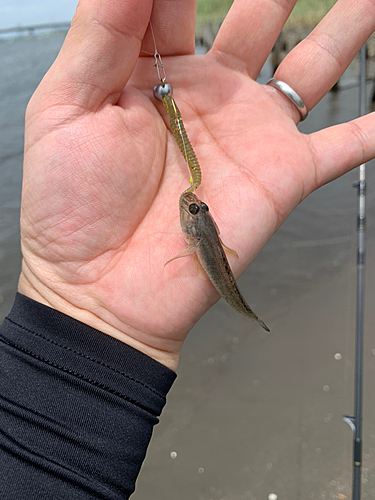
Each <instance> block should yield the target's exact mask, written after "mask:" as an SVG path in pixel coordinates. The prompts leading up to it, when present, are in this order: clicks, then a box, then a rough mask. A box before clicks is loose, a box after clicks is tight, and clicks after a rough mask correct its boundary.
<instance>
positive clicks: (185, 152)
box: [154, 81, 202, 193]
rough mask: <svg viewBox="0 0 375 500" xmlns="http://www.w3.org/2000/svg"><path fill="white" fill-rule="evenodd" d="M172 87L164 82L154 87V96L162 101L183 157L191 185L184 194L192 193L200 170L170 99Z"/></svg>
mask: <svg viewBox="0 0 375 500" xmlns="http://www.w3.org/2000/svg"><path fill="white" fill-rule="evenodd" d="M171 94H172V87H171V85H169V84H168V83H166V82H165V81H163V83H162V84H161V85H156V86H155V87H154V96H155V97H156V99H158V100H159V101H162V103H163V105H164V108H165V110H166V111H167V113H168V116H169V121H170V124H171V130H172V134H173V137H174V138H175V140H176V143H177V145H178V147H179V149H180V151H181V153H182V156H183V157H184V159H185V161H186V163H187V165H188V167H189V170H190V175H191V179H190V182H191V183H192V185H191V186H190V187H189V188H188V189H186V191H184V193H189V192H190V193H192V192H194V191H195V190H196V189H197V187H198V186H199V185H200V183H201V180H202V173H201V168H200V165H199V162H198V158H197V157H196V154H195V152H194V149H193V146H192V145H191V143H190V140H189V137H188V135H187V133H186V130H185V126H184V122H183V121H182V118H181V113H180V110H179V109H178V107H177V104H176V101H175V100H174V99H173V97H172V95H171Z"/></svg>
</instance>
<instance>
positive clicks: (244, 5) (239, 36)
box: [212, 0, 297, 79]
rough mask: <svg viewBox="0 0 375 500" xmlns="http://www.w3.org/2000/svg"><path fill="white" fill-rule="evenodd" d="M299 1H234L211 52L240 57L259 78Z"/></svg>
mask: <svg viewBox="0 0 375 500" xmlns="http://www.w3.org/2000/svg"><path fill="white" fill-rule="evenodd" d="M296 1H297V0H252V1H249V0H235V1H234V3H233V5H232V7H231V9H230V11H229V12H228V14H227V16H226V18H225V20H224V22H223V25H222V26H221V28H220V30H219V33H218V34H217V37H216V39H215V42H214V44H213V47H212V52H218V53H219V52H220V53H224V54H227V55H230V56H233V57H235V58H236V59H240V60H241V61H243V62H244V63H245V64H246V67H247V70H248V72H249V74H250V76H251V77H252V78H254V79H255V78H256V77H257V76H258V74H259V72H260V70H261V68H262V66H263V64H264V62H265V61H266V59H267V57H268V55H269V53H270V51H271V49H272V47H273V46H274V44H275V42H276V39H277V37H278V36H279V34H280V31H281V29H282V27H283V26H284V24H285V22H286V20H287V19H288V17H289V14H290V13H291V12H292V10H293V7H294V5H295V4H296Z"/></svg>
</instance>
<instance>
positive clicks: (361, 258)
mask: <svg viewBox="0 0 375 500" xmlns="http://www.w3.org/2000/svg"><path fill="white" fill-rule="evenodd" d="M360 55H361V63H360V85H359V116H363V115H364V114H365V112H366V109H365V108H366V45H363V47H362V48H361V51H360ZM353 187H356V188H357V191H358V222H357V232H358V248H357V301H356V340H355V373H354V384H355V385H354V415H353V416H352V417H349V416H345V417H343V420H344V421H345V422H347V423H348V424H349V426H350V428H351V429H352V431H353V438H354V441H353V488H352V500H360V498H361V475H362V407H363V317H364V270H365V221H366V164H365V163H363V164H362V165H360V166H359V178H358V181H357V182H355V183H354V184H353Z"/></svg>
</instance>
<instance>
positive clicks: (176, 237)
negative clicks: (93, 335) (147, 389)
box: [19, 0, 375, 369]
mask: <svg viewBox="0 0 375 500" xmlns="http://www.w3.org/2000/svg"><path fill="white" fill-rule="evenodd" d="M294 4H295V1H294V0H285V1H284V2H268V1H266V2H265V1H264V0H251V1H249V0H235V2H234V4H233V7H232V9H231V11H230V12H229V14H228V16H227V18H226V21H225V22H224V23H223V25H222V27H221V29H220V32H219V34H218V36H217V38H216V40H215V43H214V46H213V48H212V50H211V51H210V52H209V53H208V54H207V55H205V56H195V55H194V16H195V13H194V8H195V1H194V0H180V1H173V2H171V1H162V0H160V1H158V2H156V3H155V4H154V5H153V2H152V1H151V0H111V1H106V2H104V1H100V0H81V1H80V3H79V6H78V9H77V13H76V15H75V17H74V19H73V22H72V27H71V30H70V31H69V33H68V35H67V38H66V41H65V43H64V45H63V48H62V50H61V52H60V54H59V56H58V58H57V60H56V61H55V63H54V65H53V66H52V67H51V69H50V71H49V72H48V73H47V75H46V76H45V78H44V79H43V81H42V82H41V84H40V86H39V87H38V89H37V91H36V92H35V94H34V96H33V98H32V99H31V101H30V104H29V106H28V110H27V114H26V131H25V160H24V182H23V195H22V210H21V236H22V251H23V257H24V258H23V268H22V274H21V277H20V283H19V291H20V292H21V293H23V294H25V295H27V296H29V297H31V298H33V299H34V300H37V301H39V302H42V303H44V304H47V305H49V306H50V307H53V308H55V309H58V310H60V311H62V312H64V313H66V314H68V315H70V316H72V317H75V318H76V319H78V320H80V321H82V322H84V323H86V324H88V325H90V326H92V327H94V328H97V329H98V330H101V331H102V332H105V333H107V334H109V335H112V336H114V337H116V338H118V339H120V340H121V341H123V342H126V343H128V344H129V345H132V346H133V347H135V348H137V349H139V350H140V351H143V352H145V353H146V354H148V355H149V356H152V357H154V358H155V359H157V360H158V361H160V362H161V363H163V364H165V365H167V366H169V367H170V368H172V369H176V367H177V363H178V355H179V351H180V349H181V346H182V343H183V341H184V339H185V337H186V335H187V333H188V332H189V330H190V329H191V328H192V326H193V325H194V323H195V322H196V321H197V320H198V319H199V318H200V317H201V316H202V315H203V314H204V313H205V311H207V310H208V309H209V307H210V306H211V305H212V304H213V303H214V302H215V301H217V300H218V294H217V293H216V292H215V290H214V288H213V287H212V285H211V284H210V283H209V282H208V281H207V282H205V281H202V280H200V279H199V278H197V277H196V275H195V272H194V269H193V266H192V265H191V262H190V261H189V259H185V260H180V261H176V262H174V263H173V264H170V265H169V266H167V267H166V268H164V263H165V262H166V261H167V260H169V259H171V258H172V257H173V256H174V255H175V254H177V253H178V252H179V251H180V250H181V249H182V248H183V247H184V246H185V245H184V241H183V237H182V233H181V230H180V228H179V209H178V199H179V196H180V194H181V192H182V191H183V190H184V189H186V188H187V187H188V185H189V174H188V170H187V167H186V164H185V163H184V160H183V158H182V156H181V153H180V152H179V150H178V148H177V145H176V144H175V141H174V139H173V137H172V135H171V133H170V131H169V129H168V125H167V123H168V117H167V115H166V113H165V110H164V108H163V107H162V105H161V103H160V102H157V101H156V100H155V99H154V98H153V97H152V89H153V86H154V85H155V84H157V83H159V82H158V80H157V77H156V71H155V68H154V67H153V63H154V58H153V57H152V56H149V55H147V54H151V53H153V52H154V45H153V42H152V37H151V32H150V28H149V20H150V15H151V9H152V8H153V13H152V18H151V19H152V25H153V30H154V33H155V39H156V43H157V47H158V51H159V52H160V54H161V55H162V57H163V62H164V65H165V69H166V73H167V81H168V82H169V83H170V84H171V85H172V86H173V88H174V97H175V99H176V102H177V104H178V106H179V108H180V110H181V114H182V117H183V120H184V123H185V127H186V130H187V133H188V135H189V137H190V140H191V143H192V145H193V147H194V149H195V152H196V154H197V157H198V159H199V161H200V164H201V167H202V179H203V180H202V185H201V187H200V188H199V189H198V192H197V194H198V196H199V198H200V199H202V200H203V201H205V202H206V203H207V204H208V205H209V207H210V210H211V213H212V214H213V216H214V218H215V220H216V222H217V223H218V226H219V227H220V229H221V236H222V239H223V241H224V242H225V243H227V244H228V246H230V247H232V248H234V249H235V250H236V251H237V252H238V254H239V256H240V259H239V261H238V262H233V270H234V272H235V274H236V275H237V276H238V275H239V274H240V273H241V272H243V270H244V269H245V268H246V267H247V266H248V265H249V263H250V262H251V261H252V260H253V259H254V257H255V256H256V255H257V253H258V252H259V251H260V249H261V248H262V246H263V245H264V244H265V243H266V241H267V240H268V239H269V238H270V236H271V235H272V234H273V233H274V232H275V230H276V229H277V228H278V227H279V226H280V225H281V224H282V222H283V221H284V220H285V219H286V217H287V216H288V215H289V214H290V212H291V211H292V210H293V209H294V208H295V207H296V206H297V205H298V203H300V202H301V201H302V200H303V199H304V198H305V197H306V196H307V195H308V194H309V193H311V192H312V191H313V190H315V189H317V188H318V187H320V186H321V185H323V184H325V183H327V182H329V181H331V180H333V179H334V178H336V177H338V176H340V175H342V174H344V173H345V172H346V171H348V170H349V169H351V168H353V167H355V166H357V165H359V164H360V163H362V162H364V161H368V160H370V159H372V158H373V157H374V156H375V126H374V125H375V119H374V117H373V116H372V115H367V116H365V117H362V118H360V119H357V120H355V121H353V122H351V123H348V124H343V125H338V126H335V127H332V128H330V129H326V130H322V131H319V132H317V133H314V134H311V135H309V136H307V135H303V134H301V133H299V131H298V129H297V127H296V124H297V123H298V121H299V119H300V116H299V113H298V111H297V109H296V108H295V107H294V105H293V104H292V103H290V102H289V101H288V100H287V99H286V98H285V97H284V95H283V94H282V93H281V92H279V91H278V90H276V89H274V88H271V87H268V86H261V85H259V84H258V83H256V82H255V79H256V77H257V75H258V73H259V71H260V69H261V67H262V65H263V63H264V61H265V59H266V57H267V56H268V54H269V52H270V50H271V49H272V46H273V44H274V42H275V40H276V38H277V36H278V34H279V32H280V30H281V28H282V26H283V24H284V23H285V21H286V19H287V17H288V15H289V13H290V12H291V10H292V8H293V6H294ZM374 14H375V5H374V3H373V2H370V1H361V2H360V1H353V0H339V1H338V2H337V4H336V5H335V7H334V9H333V10H332V11H331V12H330V14H329V15H328V16H327V18H326V19H325V20H323V21H322V22H321V23H320V25H319V26H318V27H317V28H316V30H315V31H314V32H313V33H312V34H311V35H310V36H309V37H308V38H307V39H306V40H304V41H303V42H301V43H300V44H299V45H298V46H297V47H296V48H295V49H294V50H293V51H292V52H291V53H290V54H289V55H288V56H287V57H286V59H285V60H284V61H283V62H282V64H281V65H280V66H279V68H278V70H277V72H276V75H275V77H276V78H279V79H280V80H283V81H285V82H287V83H288V84H289V85H290V86H291V87H292V88H293V89H294V90H295V91H296V92H297V93H298V94H299V95H300V96H301V97H302V98H303V99H304V101H305V103H306V105H307V107H308V109H309V110H311V109H312V108H313V107H314V106H315V105H316V103H317V102H318V101H319V100H320V99H321V98H322V97H323V96H324V95H325V94H326V93H327V92H328V91H329V89H330V88H331V87H332V85H333V84H334V83H335V82H336V81H337V79H338V78H339V77H340V76H341V74H342V73H343V72H344V70H345V69H346V67H347V66H348V65H349V63H350V62H351V60H352V59H353V57H354V55H355V54H356V53H357V52H358V50H359V48H360V47H361V45H362V44H363V43H364V42H365V40H366V39H367V38H368V36H369V35H370V34H371V33H372V31H373V30H374V29H375V15H374ZM358 27H360V28H358ZM139 55H141V57H138V56H139ZM264 319H265V321H266V322H267V318H264Z"/></svg>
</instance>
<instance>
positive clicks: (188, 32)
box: [141, 0, 196, 56]
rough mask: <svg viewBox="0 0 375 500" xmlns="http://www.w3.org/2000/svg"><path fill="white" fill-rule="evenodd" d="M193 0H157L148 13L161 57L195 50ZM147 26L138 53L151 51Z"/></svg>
mask: <svg viewBox="0 0 375 500" xmlns="http://www.w3.org/2000/svg"><path fill="white" fill-rule="evenodd" d="M195 12H196V0H158V1H157V2H154V6H153V9H152V14H151V22H152V29H153V32H154V37H155V43H156V46H157V50H158V52H159V53H160V54H161V55H162V56H170V55H186V54H194V52H195ZM154 52H155V46H154V40H153V37H152V32H151V27H150V26H148V28H147V32H146V35H145V37H144V40H143V44H142V51H141V55H149V54H152V55H153V54H154Z"/></svg>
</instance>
